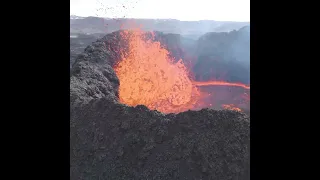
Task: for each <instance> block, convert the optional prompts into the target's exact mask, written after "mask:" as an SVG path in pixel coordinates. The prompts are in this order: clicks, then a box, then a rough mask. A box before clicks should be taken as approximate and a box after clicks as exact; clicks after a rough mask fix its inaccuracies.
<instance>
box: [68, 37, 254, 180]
mask: <svg viewBox="0 0 320 180" xmlns="http://www.w3.org/2000/svg"><path fill="white" fill-rule="evenodd" d="M125 44H126V43H125V42H123V41H120V40H119V32H114V33H112V34H108V35H106V36H104V37H103V38H101V39H98V40H97V41H96V42H94V43H93V44H92V45H90V46H88V47H87V48H86V49H85V51H84V52H83V53H82V54H81V55H80V56H78V58H77V59H76V61H75V63H74V64H73V67H72V69H71V74H70V104H71V106H70V179H71V180H78V179H139V180H140V179H146V180H147V179H159V180H160V179H218V180H226V179H238V180H247V179H250V176H249V174H250V167H249V166H250V133H249V129H250V118H249V117H248V116H247V115H245V114H243V113H239V112H235V111H226V110H223V111H216V110H208V109H203V110H200V111H187V112H183V113H179V114H167V115H165V114H163V113H160V112H158V111H151V110H149V109H148V108H147V107H145V106H143V105H140V106H137V107H129V106H126V105H123V104H121V103H119V102H118V97H117V96H118V87H119V79H118V78H117V76H116V74H115V72H114V70H113V69H112V66H114V64H115V63H116V62H117V61H118V60H119V59H118V58H119V51H121V48H123V47H124V49H125V47H126V45H125Z"/></svg>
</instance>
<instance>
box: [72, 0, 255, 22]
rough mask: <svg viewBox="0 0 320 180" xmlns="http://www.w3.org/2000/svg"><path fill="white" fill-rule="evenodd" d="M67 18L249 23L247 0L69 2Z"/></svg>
mask: <svg viewBox="0 0 320 180" xmlns="http://www.w3.org/2000/svg"><path fill="white" fill-rule="evenodd" d="M70 15H77V16H85V17H86V16H99V17H109V18H122V17H127V18H151V19H156V18H158V19H179V20H190V21H193V20H217V21H250V0H70Z"/></svg>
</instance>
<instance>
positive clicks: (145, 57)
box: [114, 30, 250, 113]
mask: <svg viewBox="0 0 320 180" xmlns="http://www.w3.org/2000/svg"><path fill="white" fill-rule="evenodd" d="M146 35H147V34H146V33H145V32H143V31H141V30H134V31H123V32H121V38H122V39H124V40H126V41H127V44H128V47H127V49H126V51H123V52H121V59H120V60H119V61H118V62H117V63H116V65H115V66H114V70H115V72H116V75H117V77H118V78H119V80H120V86H119V101H120V102H121V103H123V104H126V105H129V106H137V105H145V106H147V107H148V108H149V109H151V110H158V111H161V112H163V113H179V112H183V111H187V110H189V109H191V110H197V109H202V108H206V107H210V105H212V103H206V102H205V101H204V99H206V97H208V96H210V95H212V93H210V94H208V93H207V92H203V91H201V89H200V88H199V87H201V86H233V87H234V86H236V87H240V88H243V89H250V87H249V86H247V85H245V84H241V83H233V82H225V81H206V82H198V81H195V80H194V78H193V76H192V72H191V71H190V69H189V68H187V67H186V65H185V64H184V62H183V60H182V59H179V60H176V59H174V58H172V57H170V56H169V54H170V53H169V51H168V50H167V49H165V48H163V47H162V46H161V43H160V42H159V41H155V40H154V38H152V37H151V38H146ZM151 36H154V34H151ZM223 108H225V109H232V110H236V111H241V109H240V108H238V107H236V106H235V105H233V104H229V105H223Z"/></svg>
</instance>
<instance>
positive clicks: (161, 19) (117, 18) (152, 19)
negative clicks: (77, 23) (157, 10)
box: [70, 14, 250, 23]
mask: <svg viewBox="0 0 320 180" xmlns="http://www.w3.org/2000/svg"><path fill="white" fill-rule="evenodd" d="M71 16H76V17H80V18H88V17H95V18H104V19H115V20H116V19H141V20H176V21H187V22H188V21H192V22H194V21H216V22H239V23H250V21H232V20H227V21H223V20H212V19H201V20H179V19H171V18H131V17H130V18H129V17H119V18H110V17H101V16H78V15H74V14H70V17H71Z"/></svg>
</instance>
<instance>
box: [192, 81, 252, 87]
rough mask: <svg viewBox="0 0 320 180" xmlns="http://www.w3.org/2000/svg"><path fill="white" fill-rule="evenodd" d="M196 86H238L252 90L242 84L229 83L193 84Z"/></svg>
mask: <svg viewBox="0 0 320 180" xmlns="http://www.w3.org/2000/svg"><path fill="white" fill-rule="evenodd" d="M193 84H194V85H196V86H237V87H242V88H244V89H250V87H249V86H247V85H245V84H241V83H229V82H224V81H207V82H193Z"/></svg>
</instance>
